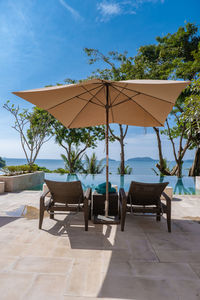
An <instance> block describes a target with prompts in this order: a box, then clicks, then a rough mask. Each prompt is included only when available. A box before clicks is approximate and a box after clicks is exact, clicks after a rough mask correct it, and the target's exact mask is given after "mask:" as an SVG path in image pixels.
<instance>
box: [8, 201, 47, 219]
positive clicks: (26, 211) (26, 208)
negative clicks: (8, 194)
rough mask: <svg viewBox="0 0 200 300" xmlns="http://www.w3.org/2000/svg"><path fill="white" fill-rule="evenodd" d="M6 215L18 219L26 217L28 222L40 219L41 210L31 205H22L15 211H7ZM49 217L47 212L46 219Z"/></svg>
mask: <svg viewBox="0 0 200 300" xmlns="http://www.w3.org/2000/svg"><path fill="white" fill-rule="evenodd" d="M6 214H7V216H9V217H16V218H20V217H24V218H26V219H28V220H32V219H38V218H39V209H38V208H36V207H34V206H30V205H21V206H20V207H18V208H16V209H14V210H10V211H7V212H6ZM47 216H49V215H48V213H47V212H45V213H44V217H47Z"/></svg>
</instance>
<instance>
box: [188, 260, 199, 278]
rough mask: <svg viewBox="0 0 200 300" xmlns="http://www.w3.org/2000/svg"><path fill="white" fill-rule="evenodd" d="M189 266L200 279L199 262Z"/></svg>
mask: <svg viewBox="0 0 200 300" xmlns="http://www.w3.org/2000/svg"><path fill="white" fill-rule="evenodd" d="M190 266H191V267H192V269H193V270H194V272H195V273H196V274H197V275H198V276H199V278H200V262H199V263H195V264H194V263H191V264H190Z"/></svg>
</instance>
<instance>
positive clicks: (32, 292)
mask: <svg viewBox="0 0 200 300" xmlns="http://www.w3.org/2000/svg"><path fill="white" fill-rule="evenodd" d="M65 282H66V276H63V275H47V274H40V275H37V276H36V278H35V279H34V280H33V283H32V285H31V286H30V288H29V289H28V290H27V292H26V294H25V295H24V296H23V298H22V299H24V300H27V299H28V300H34V299H38V300H39V299H41V300H43V299H52V300H53V299H61V296H63V294H64V287H65Z"/></svg>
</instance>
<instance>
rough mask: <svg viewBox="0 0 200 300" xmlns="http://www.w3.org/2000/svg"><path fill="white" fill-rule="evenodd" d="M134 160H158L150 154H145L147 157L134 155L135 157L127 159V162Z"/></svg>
mask: <svg viewBox="0 0 200 300" xmlns="http://www.w3.org/2000/svg"><path fill="white" fill-rule="evenodd" d="M132 161H151V162H155V161H157V160H156V159H153V158H151V157H148V156H145V157H133V158H129V159H127V162H132Z"/></svg>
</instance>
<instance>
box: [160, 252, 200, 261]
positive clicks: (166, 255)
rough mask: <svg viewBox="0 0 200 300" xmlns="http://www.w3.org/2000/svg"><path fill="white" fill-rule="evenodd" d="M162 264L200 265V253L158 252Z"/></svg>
mask: <svg viewBox="0 0 200 300" xmlns="http://www.w3.org/2000/svg"><path fill="white" fill-rule="evenodd" d="M156 255H157V257H158V258H159V261H160V262H177V263H185V262H186V263H192V262H197V263H198V262H199V263H200V251H193V250H156Z"/></svg>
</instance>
